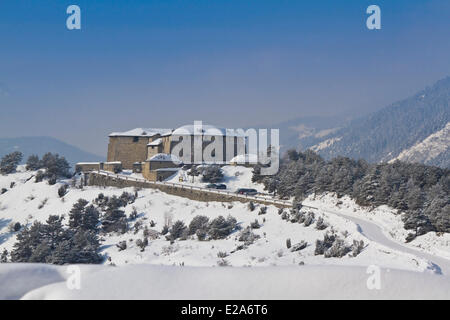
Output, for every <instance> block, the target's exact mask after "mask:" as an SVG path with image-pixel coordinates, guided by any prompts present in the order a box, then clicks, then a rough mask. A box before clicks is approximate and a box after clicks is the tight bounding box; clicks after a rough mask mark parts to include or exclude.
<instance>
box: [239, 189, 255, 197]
mask: <svg viewBox="0 0 450 320" xmlns="http://www.w3.org/2000/svg"><path fill="white" fill-rule="evenodd" d="M236 193H237V194H244V195H247V196H255V195H257V194H258V191H256V190H255V189H246V188H240V189H238V190H237V191H236Z"/></svg>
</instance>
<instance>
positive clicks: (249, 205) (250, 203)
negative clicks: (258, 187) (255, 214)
mask: <svg viewBox="0 0 450 320" xmlns="http://www.w3.org/2000/svg"><path fill="white" fill-rule="evenodd" d="M247 208H248V210H250V211H253V210H255V204H254V203H253V201H250V202H249V203H248V205H247Z"/></svg>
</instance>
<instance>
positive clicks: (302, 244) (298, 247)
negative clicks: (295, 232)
mask: <svg viewBox="0 0 450 320" xmlns="http://www.w3.org/2000/svg"><path fill="white" fill-rule="evenodd" d="M307 246H308V242H306V241H303V240H302V241H300V242H299V243H296V244H294V245H293V246H292V248H291V252H295V251H300V250H303V249H305V248H306V247H307ZM288 249H289V248H288Z"/></svg>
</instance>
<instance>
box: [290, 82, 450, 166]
mask: <svg viewBox="0 0 450 320" xmlns="http://www.w3.org/2000/svg"><path fill="white" fill-rule="evenodd" d="M449 103H450V77H447V78H445V79H443V80H440V81H438V82H437V83H436V84H434V85H433V86H432V87H428V88H426V89H425V90H423V91H421V92H419V93H417V94H416V95H414V96H412V97H410V98H407V99H405V100H402V101H399V102H396V103H394V104H392V105H390V106H388V107H386V108H384V109H382V110H380V111H378V112H375V113H373V114H371V115H368V116H365V117H362V118H359V119H355V120H353V121H351V122H350V124H348V125H347V126H345V127H343V128H341V129H339V130H337V131H336V132H332V133H330V134H329V135H326V136H323V137H322V139H321V141H318V142H314V141H313V142H312V143H314V145H313V144H310V145H307V146H306V147H308V148H311V149H312V150H314V151H316V152H318V153H319V154H320V155H322V156H323V157H324V158H326V159H331V158H333V157H336V156H346V157H350V158H354V159H360V158H361V159H365V160H367V161H369V162H387V161H390V160H393V159H396V158H397V157H399V155H401V154H402V152H406V151H408V150H409V149H412V150H411V152H410V155H409V157H407V158H406V159H402V158H401V157H400V159H401V160H405V161H408V162H419V163H424V164H432V165H438V166H441V167H448V166H449V160H448V150H449V141H450V136H449V130H445V128H446V126H447V127H448V124H449V123H450V104H449ZM291 145H292V144H291ZM292 146H293V147H295V145H292Z"/></svg>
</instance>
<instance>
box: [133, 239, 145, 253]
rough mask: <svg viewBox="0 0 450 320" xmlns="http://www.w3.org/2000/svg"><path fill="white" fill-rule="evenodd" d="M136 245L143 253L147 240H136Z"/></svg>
mask: <svg viewBox="0 0 450 320" xmlns="http://www.w3.org/2000/svg"><path fill="white" fill-rule="evenodd" d="M136 245H137V246H138V247H139V248H140V249H141V252H144V251H145V247H146V246H148V239H147V238H144V239H142V240H141V239H137V240H136Z"/></svg>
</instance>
